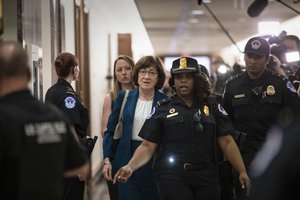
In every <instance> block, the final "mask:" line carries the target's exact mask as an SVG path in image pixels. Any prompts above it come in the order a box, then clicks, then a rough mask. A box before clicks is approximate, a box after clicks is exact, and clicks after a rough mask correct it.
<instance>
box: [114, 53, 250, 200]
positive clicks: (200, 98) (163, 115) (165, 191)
mask: <svg viewBox="0 0 300 200" xmlns="http://www.w3.org/2000/svg"><path fill="white" fill-rule="evenodd" d="M204 80H207V79H204V78H203V77H202V76H201V75H200V73H199V67H198V63H197V60H195V59H193V58H190V57H182V58H180V59H176V60H174V61H173V64H172V69H171V78H170V80H169V84H170V86H171V87H174V86H175V90H176V94H175V95H174V96H172V97H170V98H167V99H164V100H162V101H160V102H159V103H158V106H156V107H155V108H154V109H153V111H152V113H151V114H150V115H149V116H148V119H147V120H146V122H145V124H144V126H143V128H142V130H141V132H140V134H139V135H140V136H141V137H142V138H144V140H143V142H142V144H141V145H140V146H139V147H138V149H137V150H136V151H135V153H134V155H133V157H132V159H131V160H130V161H129V163H128V164H127V165H126V166H124V167H122V168H121V169H120V170H119V171H118V172H117V174H116V175H115V177H114V181H118V182H126V181H127V179H128V178H129V177H130V176H131V175H132V173H133V171H135V170H136V169H138V168H139V167H141V166H142V165H144V164H145V163H147V162H148V160H149V159H150V158H151V157H152V155H153V154H154V153H155V151H156V155H155V165H154V169H155V171H156V178H157V181H158V187H159V192H160V197H161V199H173V200H177V199H178V200H179V199H180V200H182V199H186V200H196V199H210V200H217V199H219V198H220V187H219V181H218V165H217V162H216V155H215V152H216V143H218V144H219V146H220V148H221V149H222V151H223V153H224V154H225V155H226V157H227V158H228V160H229V161H230V162H231V163H232V165H233V166H234V167H235V168H236V170H237V171H239V173H240V183H241V185H242V187H244V188H245V187H247V188H248V187H249V185H250V179H249V177H248V175H247V172H246V170H245V166H244V164H243V162H242V159H241V155H240V153H239V151H238V148H237V146H236V144H235V142H234V140H233V138H232V137H231V135H230V133H232V131H233V129H232V126H231V123H230V121H229V118H228V116H227V113H226V112H225V110H224V109H223V108H222V106H221V105H220V104H218V103H215V102H213V101H212V100H211V96H210V88H209V87H208V84H207V83H205V82H204Z"/></svg>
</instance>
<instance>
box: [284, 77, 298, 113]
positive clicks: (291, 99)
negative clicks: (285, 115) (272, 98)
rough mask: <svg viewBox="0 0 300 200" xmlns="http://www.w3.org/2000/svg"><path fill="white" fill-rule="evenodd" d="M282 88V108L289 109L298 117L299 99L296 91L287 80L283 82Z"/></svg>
mask: <svg viewBox="0 0 300 200" xmlns="http://www.w3.org/2000/svg"><path fill="white" fill-rule="evenodd" d="M282 87H283V88H282V92H283V106H284V107H286V108H289V110H290V111H291V112H292V113H293V114H294V115H298V114H299V113H300V98H299V96H298V94H297V90H296V89H295V88H294V86H293V84H292V83H291V81H289V80H284V82H283V86H282Z"/></svg>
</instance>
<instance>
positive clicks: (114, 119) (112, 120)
mask: <svg viewBox="0 0 300 200" xmlns="http://www.w3.org/2000/svg"><path fill="white" fill-rule="evenodd" d="M124 96H125V91H121V92H119V94H118V96H117V99H116V102H115V104H114V108H113V110H112V113H111V114H110V116H109V118H108V122H107V129H106V131H105V132H104V137H103V143H102V148H103V158H111V157H113V156H114V155H113V152H112V144H113V135H114V132H115V128H116V126H117V124H118V120H119V113H120V110H121V106H122V102H123V99H124Z"/></svg>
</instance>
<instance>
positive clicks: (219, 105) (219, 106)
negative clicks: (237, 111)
mask: <svg viewBox="0 0 300 200" xmlns="http://www.w3.org/2000/svg"><path fill="white" fill-rule="evenodd" d="M218 110H219V112H220V113H222V114H223V115H224V116H227V115H228V114H227V112H226V111H225V110H224V108H223V107H222V106H221V104H218Z"/></svg>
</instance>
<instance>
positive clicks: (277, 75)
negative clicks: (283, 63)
mask: <svg viewBox="0 0 300 200" xmlns="http://www.w3.org/2000/svg"><path fill="white" fill-rule="evenodd" d="M268 71H269V72H270V74H271V75H272V76H274V77H276V78H279V79H281V80H285V79H287V77H286V76H283V75H282V74H278V73H276V72H274V71H271V70H268Z"/></svg>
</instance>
